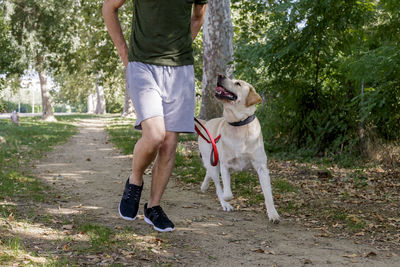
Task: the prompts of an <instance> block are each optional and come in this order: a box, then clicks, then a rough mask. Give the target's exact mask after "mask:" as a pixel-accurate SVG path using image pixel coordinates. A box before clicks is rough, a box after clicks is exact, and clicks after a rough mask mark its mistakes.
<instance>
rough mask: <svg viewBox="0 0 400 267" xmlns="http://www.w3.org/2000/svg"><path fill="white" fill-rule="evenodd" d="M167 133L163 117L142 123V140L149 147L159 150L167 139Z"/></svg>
mask: <svg viewBox="0 0 400 267" xmlns="http://www.w3.org/2000/svg"><path fill="white" fill-rule="evenodd" d="M165 136H166V132H165V126H164V120H163V118H162V117H154V118H150V119H148V120H145V121H143V122H142V138H143V139H144V140H145V141H146V143H147V144H148V145H151V146H154V147H155V148H157V149H158V148H159V147H160V146H161V145H162V144H163V142H164V139H165Z"/></svg>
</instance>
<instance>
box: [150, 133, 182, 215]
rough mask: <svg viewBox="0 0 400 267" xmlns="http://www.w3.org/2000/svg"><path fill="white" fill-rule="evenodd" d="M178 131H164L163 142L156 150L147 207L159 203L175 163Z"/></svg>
mask: <svg viewBox="0 0 400 267" xmlns="http://www.w3.org/2000/svg"><path fill="white" fill-rule="evenodd" d="M178 136H179V133H176V132H166V135H165V139H164V142H163V143H162V145H161V146H160V148H159V150H158V155H157V159H156V162H155V163H154V166H153V170H152V176H153V177H152V181H151V191H150V198H149V203H148V207H149V208H151V207H154V206H158V205H160V201H161V197H162V195H163V194H164V191H165V188H166V187H167V184H168V181H169V178H170V176H171V173H172V170H173V168H174V165H175V153H176V145H177V142H178Z"/></svg>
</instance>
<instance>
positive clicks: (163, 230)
mask: <svg viewBox="0 0 400 267" xmlns="http://www.w3.org/2000/svg"><path fill="white" fill-rule="evenodd" d="M144 221H145V222H147V223H148V224H150V225H153V228H154V230H156V231H158V232H163V233H164V232H172V231H174V230H175V228H171V227H168V228H165V229H160V228H158V227H157V226H155V225H154V224H153V222H152V221H151V220H150V219H148V218H147V217H146V215H145V216H144Z"/></svg>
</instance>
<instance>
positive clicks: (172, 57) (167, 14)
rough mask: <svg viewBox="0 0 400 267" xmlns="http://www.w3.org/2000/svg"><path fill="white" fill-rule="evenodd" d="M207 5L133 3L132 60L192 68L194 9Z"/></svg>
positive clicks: (172, 0) (155, 0) (169, 0)
mask: <svg viewBox="0 0 400 267" xmlns="http://www.w3.org/2000/svg"><path fill="white" fill-rule="evenodd" d="M206 3H207V0H133V5H134V14H133V19H132V34H131V39H130V45H129V55H128V58H129V61H139V62H143V63H148V64H154V65H163V66H183V65H192V64H193V50H192V34H191V29H190V18H191V14H192V6H193V4H206Z"/></svg>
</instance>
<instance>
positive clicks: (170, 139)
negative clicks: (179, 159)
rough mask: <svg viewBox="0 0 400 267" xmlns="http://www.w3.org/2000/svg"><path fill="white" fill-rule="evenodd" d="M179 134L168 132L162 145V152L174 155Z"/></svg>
mask: <svg viewBox="0 0 400 267" xmlns="http://www.w3.org/2000/svg"><path fill="white" fill-rule="evenodd" d="M178 135H179V134H178V133H173V132H167V133H166V136H165V138H164V142H163V143H162V145H161V150H163V151H164V152H165V153H167V154H171V153H174V152H175V150H176V145H177V143H178Z"/></svg>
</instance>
